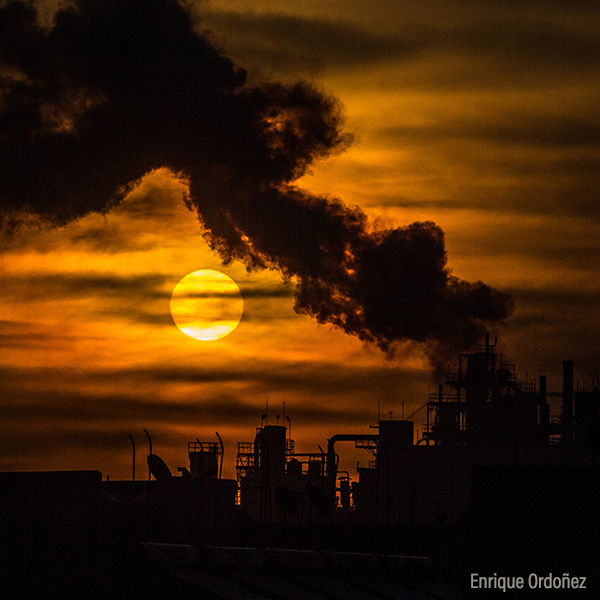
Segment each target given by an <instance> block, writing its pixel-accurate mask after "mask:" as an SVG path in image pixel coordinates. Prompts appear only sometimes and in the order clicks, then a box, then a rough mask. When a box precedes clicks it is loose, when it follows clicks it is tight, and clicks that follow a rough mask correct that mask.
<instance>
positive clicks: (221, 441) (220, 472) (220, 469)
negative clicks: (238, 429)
mask: <svg viewBox="0 0 600 600" xmlns="http://www.w3.org/2000/svg"><path fill="white" fill-rule="evenodd" d="M215 434H216V436H217V437H218V438H219V443H220V444H221V465H220V467H219V479H221V475H223V455H224V454H225V446H223V440H222V439H221V436H220V435H219V432H218V431H215Z"/></svg>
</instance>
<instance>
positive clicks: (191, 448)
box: [188, 441, 221, 456]
mask: <svg viewBox="0 0 600 600" xmlns="http://www.w3.org/2000/svg"><path fill="white" fill-rule="evenodd" d="M191 452H214V453H215V454H216V455H217V456H220V455H221V444H219V443H218V442H197V441H196V442H189V443H188V453H191Z"/></svg>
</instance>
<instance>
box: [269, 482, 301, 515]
mask: <svg viewBox="0 0 600 600" xmlns="http://www.w3.org/2000/svg"><path fill="white" fill-rule="evenodd" d="M273 494H274V495H275V502H277V504H278V506H279V507H280V508H281V510H282V511H283V512H284V513H285V514H286V515H293V514H294V513H295V512H297V511H298V509H299V508H300V501H299V500H298V498H297V497H296V494H294V492H292V491H291V490H288V488H286V487H283V486H281V485H279V486H277V487H276V488H275V489H274V490H273Z"/></svg>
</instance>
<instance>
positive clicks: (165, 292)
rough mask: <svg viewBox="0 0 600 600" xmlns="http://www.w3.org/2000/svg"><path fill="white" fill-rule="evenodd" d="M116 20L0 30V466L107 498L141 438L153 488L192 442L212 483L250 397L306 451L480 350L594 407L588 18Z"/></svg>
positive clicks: (164, 14) (545, 10) (399, 12)
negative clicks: (203, 446)
mask: <svg viewBox="0 0 600 600" xmlns="http://www.w3.org/2000/svg"><path fill="white" fill-rule="evenodd" d="M19 3H20V2H19V1H17V2H11V3H8V4H7V6H8V5H15V4H19ZM34 4H36V3H34ZM71 4H74V5H77V7H78V9H77V10H75V9H72V12H69V18H64V19H62V20H61V19H58V20H56V23H57V24H58V25H56V27H58V29H55V30H52V31H54V33H53V36H54V37H52V36H51V37H50V38H48V37H47V33H48V32H49V31H51V26H52V24H53V23H55V21H54V20H53V19H54V16H53V15H54V13H55V12H56V10H58V7H59V5H60V7H62V10H71V9H69V8H68V7H69V6H71ZM124 4H126V5H127V6H131V7H133V8H131V10H132V11H133V12H134V13H135V14H133V13H132V15H127V14H126V15H122V16H121V17H118V16H117V17H115V15H120V14H121V13H117V12H114V11H113V8H114V7H113V3H112V2H111V1H107V2H102V3H94V2H84V3H81V2H77V1H75V2H74V3H67V4H64V3H58V2H54V1H52V0H44V1H43V2H40V3H39V5H40V14H39V18H40V19H41V25H40V26H39V27H38V26H34V24H35V22H36V21H35V17H32V18H31V19H29V17H28V16H27V15H28V14H29V13H28V12H27V10H29V9H26V8H23V10H22V11H21V12H20V13H19V11H16V10H14V11H13V12H11V11H9V10H8V9H6V8H5V5H4V4H3V5H2V7H1V8H0V11H1V13H2V18H6V19H9V20H10V19H14V20H18V19H21V20H22V22H21V21H19V23H11V22H8V23H7V24H5V27H4V29H3V31H7V32H8V31H15V32H22V34H21V33H18V34H17V33H15V39H12V38H11V39H10V40H8V42H7V43H6V44H4V46H6V48H16V49H15V50H14V52H13V51H12V50H11V52H8V50H7V51H6V52H3V54H2V56H1V57H0V75H1V78H0V81H1V84H2V93H3V96H2V104H1V106H0V114H1V115H2V117H3V120H2V121H1V123H2V127H5V124H10V126H9V125H6V127H5V129H6V131H5V129H2V131H0V133H1V135H0V144H2V149H1V151H0V156H2V159H0V161H2V170H1V173H0V175H1V177H0V228H1V229H0V234H1V235H0V248H1V251H2V253H1V254H0V273H1V274H2V286H1V289H0V315H1V316H0V323H1V327H2V330H1V333H0V343H1V344H2V357H1V359H0V371H1V372H2V375H3V376H2V383H1V384H0V385H1V392H2V400H1V402H2V408H3V415H4V416H3V419H2V422H1V423H0V470H36V469H48V470H60V469H87V468H91V469H99V470H100V471H102V472H103V473H104V474H105V475H110V477H111V479H113V478H114V479H117V478H126V477H128V476H129V475H128V474H129V472H130V465H129V461H130V440H129V438H128V434H129V433H131V434H132V435H133V437H134V438H135V439H137V440H138V441H139V443H140V444H142V443H145V439H146V438H145V436H144V433H143V428H147V429H148V431H150V432H151V433H152V434H153V439H154V443H155V447H156V451H157V452H158V453H160V454H161V456H162V457H163V458H164V459H165V461H166V462H167V463H168V464H169V466H170V468H171V470H172V471H173V472H176V468H175V467H176V466H178V465H183V464H185V463H186V461H187V454H186V448H187V446H186V444H187V443H188V442H189V441H193V440H194V439H196V438H200V439H212V438H213V437H214V432H215V431H216V430H218V431H219V432H220V434H221V435H222V437H223V440H224V443H225V447H226V454H227V457H228V459H229V461H230V462H228V460H227V459H226V461H225V462H226V464H225V465H224V474H225V475H226V476H228V477H234V476H235V470H234V469H235V467H234V459H233V458H232V457H233V455H234V452H235V450H234V449H235V448H236V445H237V443H238V442H239V441H251V439H252V437H253V435H254V431H255V427H256V426H258V425H260V424H261V415H263V414H264V413H265V411H266V402H267V400H268V403H269V406H270V411H271V412H270V418H272V419H274V418H276V417H274V416H273V415H277V414H279V413H281V407H282V406H283V403H284V402H285V406H286V414H287V415H289V416H290V418H291V419H292V420H293V421H294V437H295V439H296V450H297V451H305V452H312V451H314V450H315V448H316V447H317V445H318V444H323V443H324V442H326V440H327V438H328V437H331V436H332V435H334V434H336V433H345V432H348V431H353V432H357V433H362V432H368V431H369V426H370V425H372V424H373V423H374V422H375V421H376V420H377V416H378V411H379V410H381V412H382V413H383V414H385V415H387V414H389V413H393V415H394V416H395V417H398V418H400V415H401V414H402V413H403V411H404V412H405V413H406V414H410V413H412V412H413V411H417V410H418V409H419V407H421V406H422V405H423V403H424V402H425V401H426V400H427V395H428V393H430V392H431V391H432V390H434V391H435V389H436V385H437V381H436V380H435V375H434V374H435V373H436V372H439V370H440V368H442V369H443V368H447V366H448V363H449V362H450V361H451V357H453V356H455V355H456V352H454V350H455V349H457V348H459V346H460V345H461V343H463V341H464V340H463V338H461V335H462V334H463V333H464V332H468V333H469V335H472V332H473V331H475V332H482V331H483V330H484V328H487V330H489V331H490V333H491V334H492V336H496V335H497V336H498V338H499V345H498V348H499V351H501V352H503V353H504V356H505V358H506V360H507V361H508V362H509V363H511V364H512V363H514V364H515V365H516V368H517V370H518V371H519V373H522V374H523V375H525V374H526V373H527V374H528V376H529V377H530V379H531V380H532V381H535V380H536V378H537V377H538V376H539V375H540V374H543V375H547V376H548V389H549V391H550V392H553V391H556V390H557V389H558V387H559V385H560V370H561V365H562V361H563V360H564V359H572V360H574V362H575V369H576V376H577V377H578V381H579V383H580V385H581V387H582V388H583V387H585V386H586V385H587V384H588V383H589V382H590V381H592V379H591V375H590V374H591V373H594V372H596V373H597V371H598V369H599V368H600V346H599V344H600V316H599V314H598V311H597V304H598V298H599V295H600V277H598V256H599V254H600V236H599V235H598V229H599V225H600V218H599V216H600V213H599V211H598V208H597V204H598V189H600V186H599V184H600V175H599V173H600V171H599V170H598V161H599V160H600V122H599V118H598V111H597V106H598V101H599V100H600V84H599V83H598V75H597V74H598V66H599V65H598V63H599V62H600V58H599V57H600V54H599V53H598V44H599V41H600V37H599V33H598V32H600V15H599V12H598V10H597V9H593V8H585V7H583V6H582V5H581V3H575V4H573V3H570V2H566V1H564V2H563V1H557V2H552V3H550V4H545V3H540V2H533V1H531V2H529V1H527V0H525V1H524V2H519V3H512V2H509V3H508V5H506V3H504V4H503V3H485V4H482V3H479V2H475V1H472V0H452V1H450V2H448V1H444V2H442V1H441V0H440V1H438V0H435V1H434V2H433V3H432V2H429V3H426V4H422V5H421V4H419V3H412V4H411V3H408V4H407V3H398V2H393V1H392V0H389V1H387V0H386V1H382V2H373V3H368V4H365V3H364V2H358V0H348V1H345V2H322V1H316V0H315V1H309V2H302V3H289V2H284V1H283V0H276V1H272V0H270V1H269V2H267V1H266V0H265V1H259V2H255V3H253V4H252V10H248V8H247V7H248V3H247V2H242V1H241V0H212V1H211V2H209V3H206V2H189V3H188V2H186V3H181V5H182V6H186V7H187V8H186V9H185V10H184V11H183V12H182V13H181V14H180V13H179V12H178V13H177V14H176V15H175V16H173V17H172V19H171V16H172V15H171V11H172V10H174V9H173V6H178V5H177V4H176V3H165V6H164V7H162V8H161V9H160V10H158V9H156V7H155V6H154V4H153V3H151V4H153V6H152V7H148V10H147V11H145V9H143V8H137V7H140V6H145V4H146V3H145V2H142V1H141V0H140V2H138V3H135V2H127V3H124ZM159 4H160V5H161V6H162V3H161V2H159ZM23 5H24V6H25V5H27V6H28V5H29V3H23ZM80 5H81V6H80ZM115 6H118V3H116V4H115ZM102 7H104V8H102ZM107 7H109V8H107ZM109 9H110V11H112V12H110V15H109V16H106V15H103V14H96V13H95V11H99V12H101V11H102V10H109ZM115 10H116V8H115ZM119 10H120V9H119ZM178 10H179V9H178ZM78 11H79V12H78ZM82 11H83V12H82ZM86 11H91V12H92V13H93V14H92V15H87V13H86V14H84V13H85V12H86ZM135 11H138V12H135ZM186 11H192V13H191V14H192V16H193V18H191V17H190V18H189V19H188V17H185V14H187V13H186ZM194 11H195V12H194ZM146 13H147V15H146ZM19 15H21V16H19ZM77 15H83V16H77ZM145 15H146V16H147V18H148V23H146V26H147V27H146V29H145V30H144V29H142V28H140V26H139V24H140V20H144V19H146V16H145ZM152 15H154V16H152ZM182 15H183V16H182ZM159 16H160V18H158V17H159ZM105 17H106V18H105ZM155 17H156V18H157V20H156V22H155V21H153V20H152V19H154V18H155ZM184 17H185V18H184ZM196 17H199V18H196ZM186 19H187V20H186ZM144 22H145V21H144ZM103 23H110V26H109V29H108V30H107V31H110V35H108V33H107V31H104V30H102V31H100V32H95V31H94V32H92V33H94V35H91V34H90V32H89V31H88V29H89V28H91V27H94V26H95V25H94V24H103ZM186 23H187V25H186ZM69 27H72V30H70V29H69ZM86 28H87V29H86ZM163 28H164V29H163ZM140 31H141V33H140ZM157 31H160V32H161V35H154V34H153V33H152V32H157ZM23 32H24V33H23ZM81 32H83V33H81ZM144 32H146V33H144ZM147 32H151V33H150V34H148V33H147ZM88 34H89V35H88ZM163 34H164V37H161V36H162V35H163ZM138 35H139V39H138V37H137V36H138ZM144 36H149V37H144ZM17 38H18V39H17ZM74 40H76V42H77V43H75V41H74ZM149 40H150V41H149ZM152 40H157V42H156V43H157V44H159V42H160V43H164V44H165V45H164V47H162V46H160V44H159V46H157V47H154V46H152V43H153V42H152ZM161 40H162V42H161ZM199 40H200V41H199ZM151 42H152V43H151ZM18 44H21V45H22V48H21V47H18ZM77 44H82V45H83V46H85V48H83V49H80V48H79V46H78V45H77ZM94 44H98V46H95V45H94ZM103 44H106V45H107V46H108V47H109V50H110V51H108V50H107V48H106V47H104V45H103ZM4 46H2V47H3V48H4ZM17 47H18V48H17ZM140 47H144V48H146V47H148V51H147V52H140V51H139V48H140ZM40 48H41V50H40ZM73 48H75V51H74V53H73V55H71V54H69V52H70V51H71V50H70V49H73ZM84 50H85V52H84ZM5 54H6V56H5ZM84 56H88V57H90V56H92V57H96V58H95V59H94V61H95V62H94V61H92V60H90V61H87V60H86V59H84V58H82V57H84ZM23 57H28V58H27V59H24V58H23ZM111 61H112V62H111ZM274 82H277V83H274ZM298 82H302V83H298ZM30 129H31V130H30ZM417 224H418V225H417ZM411 227H412V229H411ZM340 266H341V267H340ZM199 268H202V270H201V271H198V269H199ZM199 274H202V275H199ZM208 274H210V275H211V277H212V278H213V279H211V282H210V283H209V284H208V285H207V286H206V287H202V288H198V287H197V286H196V285H195V283H190V282H195V281H197V279H198V278H199V277H201V279H202V280H203V281H205V280H206V277H207V275H208ZM457 282H458V283H457ZM484 285H485V286H487V287H482V286H484ZM488 288H489V289H490V290H493V292H490V297H491V300H490V301H489V303H488V305H486V307H485V308H486V309H489V310H488V311H487V312H486V313H485V314H484V315H483V316H481V314H480V313H481V312H485V311H483V309H482V308H481V306H482V304H483V303H481V302H479V303H478V300H479V299H480V298H481V296H482V292H481V291H482V290H484V291H485V290H487V289H488ZM463 292H464V295H465V297H466V301H465V302H464V305H463V304H461V303H460V301H461V300H462V295H461V294H463ZM242 297H243V299H242ZM473 299H475V300H473ZM473 305H475V308H473ZM457 306H459V307H462V306H467V308H466V309H464V310H462V308H460V309H456V307H457ZM242 313H243V317H242ZM474 314H475V316H474ZM484 321H485V323H483V322H484ZM174 323H175V324H176V325H177V327H175V326H174ZM482 323H483V324H482ZM484 326H485V327H484ZM182 332H183V333H185V334H186V335H182ZM464 335H465V339H466V337H468V336H467V333H464ZM199 340H204V341H207V340H212V341H215V343H212V342H209V343H201V342H199ZM464 343H466V341H464ZM460 351H461V350H460V349H459V350H458V352H460ZM453 352H454V354H453ZM432 365H434V368H433V369H432ZM452 366H453V367H454V365H452ZM435 369H438V370H437V371H436V370H435ZM274 407H276V408H274ZM414 419H415V427H416V429H417V430H419V429H422V427H423V426H424V422H425V414H424V412H417V413H416V416H415V417H414ZM139 456H142V455H141V454H140V455H139ZM359 458H360V459H361V460H363V461H364V460H366V459H365V457H364V456H362V455H361V456H360V457H359ZM139 460H140V461H142V458H140V459H139ZM342 460H344V459H343V458H342ZM357 460H358V459H355V457H353V458H352V459H351V460H350V459H348V460H347V462H346V463H345V464H346V466H345V467H344V468H348V469H350V468H354V467H355V466H356V462H357Z"/></svg>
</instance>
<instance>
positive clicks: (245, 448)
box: [238, 442, 254, 454]
mask: <svg viewBox="0 0 600 600" xmlns="http://www.w3.org/2000/svg"><path fill="white" fill-rule="evenodd" d="M238 454H254V443H253V442H238Z"/></svg>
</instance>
